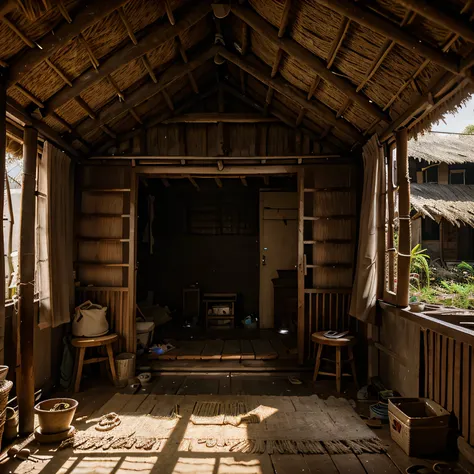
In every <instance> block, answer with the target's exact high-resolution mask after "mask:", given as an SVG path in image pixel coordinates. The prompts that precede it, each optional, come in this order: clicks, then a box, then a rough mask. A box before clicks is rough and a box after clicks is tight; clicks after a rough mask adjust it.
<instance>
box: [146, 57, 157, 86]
mask: <svg viewBox="0 0 474 474" xmlns="http://www.w3.org/2000/svg"><path fill="white" fill-rule="evenodd" d="M142 63H143V65H144V66H145V69H146V70H147V72H148V75H149V76H150V77H151V80H152V81H153V82H154V83H155V84H156V83H157V82H158V79H157V78H156V75H155V73H154V72H153V68H152V67H151V64H150V61H148V58H147V56H146V54H145V55H144V56H142Z"/></svg>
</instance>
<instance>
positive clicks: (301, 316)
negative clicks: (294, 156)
mask: <svg viewBox="0 0 474 474" xmlns="http://www.w3.org/2000/svg"><path fill="white" fill-rule="evenodd" d="M297 179H298V362H299V363H300V364H302V363H303V362H304V333H305V311H304V298H305V296H304V274H305V268H304V170H300V171H298V175H297Z"/></svg>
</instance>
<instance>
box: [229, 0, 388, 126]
mask: <svg viewBox="0 0 474 474" xmlns="http://www.w3.org/2000/svg"><path fill="white" fill-rule="evenodd" d="M318 1H319V0H318ZM330 3H331V2H330ZM328 8H331V7H328ZM232 12H233V13H234V14H235V15H236V16H237V17H239V18H240V19H241V20H243V21H245V22H246V23H247V24H248V25H249V26H250V27H251V28H253V29H254V30H255V31H257V32H258V33H259V34H261V35H263V36H264V37H265V38H266V39H267V40H269V41H271V42H272V43H273V44H274V45H276V46H278V47H280V48H281V49H283V50H284V51H285V52H286V53H287V54H289V55H290V56H292V57H293V58H295V59H297V60H298V61H300V62H302V63H303V64H304V65H305V66H306V67H308V68H311V69H313V70H314V71H315V72H316V73H318V75H320V76H321V78H322V79H324V80H325V81H327V82H328V83H330V84H332V85H333V86H335V87H336V88H337V89H339V90H340V91H341V92H342V93H344V94H345V95H347V96H348V97H350V98H351V99H353V100H354V102H356V103H357V104H359V106H360V107H361V108H363V109H364V110H365V111H366V112H368V113H370V115H372V116H374V117H378V118H379V119H380V120H384V121H386V122H387V123H390V122H391V119H390V116H389V115H388V114H387V113H385V112H383V111H382V110H381V109H380V108H379V107H378V106H377V105H376V104H374V103H373V102H372V101H370V100H369V99H368V98H367V97H365V96H364V95H363V94H360V93H358V92H357V91H356V89H355V87H354V86H353V84H352V83H351V82H350V81H349V80H347V79H345V78H343V77H341V76H338V75H336V74H333V73H332V72H331V71H330V70H328V69H327V64H326V63H325V62H324V61H323V60H322V59H320V58H318V57H317V56H315V55H314V54H312V53H311V52H310V51H308V50H307V49H305V48H304V47H303V46H301V45H300V44H299V43H297V42H296V41H294V40H292V39H291V38H278V32H277V30H276V29H275V28H274V27H273V26H272V25H270V24H269V23H268V22H267V21H265V20H264V19H263V18H262V17H260V16H259V15H258V14H256V13H254V12H253V11H252V10H251V9H249V8H245V7H243V6H239V5H232Z"/></svg>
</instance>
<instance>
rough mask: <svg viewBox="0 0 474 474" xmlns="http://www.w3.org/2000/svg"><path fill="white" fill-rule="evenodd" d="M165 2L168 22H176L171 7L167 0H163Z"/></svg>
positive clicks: (172, 23)
mask: <svg viewBox="0 0 474 474" xmlns="http://www.w3.org/2000/svg"><path fill="white" fill-rule="evenodd" d="M164 3H165V10H166V15H167V16H168V21H169V22H170V24H171V25H173V26H174V25H175V24H176V20H175V19H174V15H173V9H172V8H171V5H170V2H169V0H164Z"/></svg>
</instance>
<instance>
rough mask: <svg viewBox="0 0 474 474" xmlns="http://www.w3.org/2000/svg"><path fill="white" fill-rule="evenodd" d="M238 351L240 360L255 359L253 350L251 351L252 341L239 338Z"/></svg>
mask: <svg viewBox="0 0 474 474" xmlns="http://www.w3.org/2000/svg"><path fill="white" fill-rule="evenodd" d="M240 352H241V354H242V360H253V359H255V352H254V351H253V346H252V343H251V342H250V341H249V340H248V339H241V340H240Z"/></svg>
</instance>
